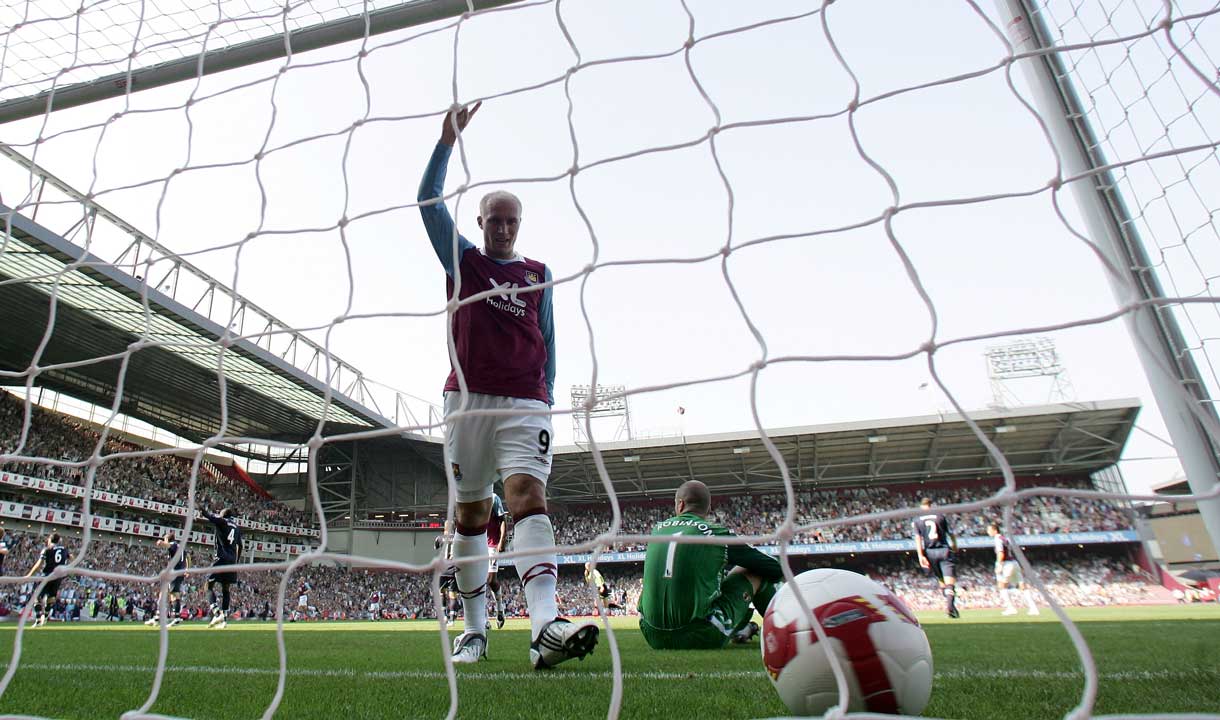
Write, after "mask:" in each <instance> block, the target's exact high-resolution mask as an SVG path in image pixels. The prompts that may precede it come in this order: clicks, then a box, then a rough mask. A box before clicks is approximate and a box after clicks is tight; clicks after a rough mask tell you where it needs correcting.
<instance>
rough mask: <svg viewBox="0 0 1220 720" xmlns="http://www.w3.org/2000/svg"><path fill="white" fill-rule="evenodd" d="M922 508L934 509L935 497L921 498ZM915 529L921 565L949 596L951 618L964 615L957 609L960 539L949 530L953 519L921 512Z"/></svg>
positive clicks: (948, 610)
mask: <svg viewBox="0 0 1220 720" xmlns="http://www.w3.org/2000/svg"><path fill="white" fill-rule="evenodd" d="M919 507H921V508H923V509H925V510H930V509H931V508H932V499H931V498H924V499H922V500H920V501H919ZM912 526H913V527H914V531H915V552H916V553H917V554H918V555H919V567H921V568H923V569H925V570H927V571H928V572H930V573H931V574H932V575H934V576H936V581H937V583H939V585H940V591H941V593H942V594H944V596H945V603H946V608H945V609H946V611H947V613H948V615H949V617H951V618H958V617H961V613H959V612H958V611H957V576H956V574H955V567H956V565H955V562H956V560H957V558H956V555H955V554H956V553H957V538H956V537H954V536H953V531H951V530H950V529H949V520H948V519H947V518H946V517H945V516H944V515H942V514H941V513H937V512H933V513H926V514H924V515H920V516H919V517H917V518H915V520H914V522H913V523H912Z"/></svg>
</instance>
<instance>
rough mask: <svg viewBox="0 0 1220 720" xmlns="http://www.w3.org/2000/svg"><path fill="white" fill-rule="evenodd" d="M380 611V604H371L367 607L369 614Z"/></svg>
mask: <svg viewBox="0 0 1220 720" xmlns="http://www.w3.org/2000/svg"><path fill="white" fill-rule="evenodd" d="M380 611H381V603H373V604H371V605H369V612H371V613H376V612H380Z"/></svg>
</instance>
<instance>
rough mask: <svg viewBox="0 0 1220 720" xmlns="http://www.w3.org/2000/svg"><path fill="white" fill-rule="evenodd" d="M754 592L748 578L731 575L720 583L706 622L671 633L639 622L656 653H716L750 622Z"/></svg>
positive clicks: (687, 625) (695, 623)
mask: <svg viewBox="0 0 1220 720" xmlns="http://www.w3.org/2000/svg"><path fill="white" fill-rule="evenodd" d="M753 594H754V588H753V587H752V586H751V585H750V581H749V580H748V579H747V578H746V576H745V575H742V574H740V573H739V574H736V575H729V576H728V577H726V578H725V579H724V581H723V582H721V583H720V594H719V595H717V596H716V598H715V599H714V600H712V604H711V609H710V611H709V612H708V614H707V617H706V618H700V619H698V620H694V621H692V622H689V623H687V624H686V625H683V626H682V627H679V628H674V629H672V630H662V629H660V628H656V627H653V626H652V625H650V624H649V623H648V622H647V621H646V620H645V619H644V618H643V617H641V618H640V632H641V633H642V634H643V635H644V641H645V642H647V643H648V646H649V647H651V648H652V649H654V650H717V649H719V648H722V647H724V646H726V645H728V644H729V637H730V636H731V635H732V633H733V629H734V628H736V627H739V626H742V625H745V624H746V623H747V622H749V620H750V617H751V616H753V614H754V608H753V607H752V606H751V605H750V600H751V598H752V597H753Z"/></svg>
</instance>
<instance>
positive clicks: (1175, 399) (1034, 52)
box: [996, 0, 1220, 547]
mask: <svg viewBox="0 0 1220 720" xmlns="http://www.w3.org/2000/svg"><path fill="white" fill-rule="evenodd" d="M996 5H997V6H998V7H999V9H1000V12H1001V13H1002V18H1003V20H1004V22H1005V27H1004V30H1005V31H1006V34H1007V36H1008V38H1009V41H1010V42H1011V43H1012V45H1013V53H1014V55H1017V56H1021V55H1025V56H1026V57H1024V58H1023V59H1021V60H1019V61H1018V62H1017V64H1018V65H1019V66H1020V67H1021V69H1022V71H1023V72H1024V75H1025V77H1026V78H1027V80H1028V81H1029V85H1030V87H1031V89H1032V91H1033V100H1034V103H1035V107H1036V109H1037V111H1038V114H1039V116H1040V117H1041V119H1042V122H1043V123H1044V124H1045V127H1046V130H1047V132H1048V133H1049V134H1050V136H1051V139H1052V142H1053V144H1054V147H1055V150H1056V151H1057V153H1058V156H1059V160H1060V163H1061V171H1060V177H1058V178H1056V180H1057V181H1059V182H1063V181H1067V182H1066V184H1067V186H1068V187H1069V188H1070V189H1071V191H1072V196H1073V197H1074V198H1075V200H1076V203H1077V205H1078V206H1079V208H1080V213H1081V216H1082V217H1083V220H1084V223H1085V228H1086V230H1087V232H1088V236H1089V239H1090V240H1091V241H1092V242H1093V243H1094V245H1095V247H1096V248H1097V250H1098V252H1100V253H1101V254H1102V255H1103V256H1104V257H1105V259H1106V262H1107V264H1108V265H1109V268H1108V269H1109V272H1107V273H1106V275H1107V278H1106V279H1107V280H1108V281H1109V283H1110V287H1111V289H1112V290H1113V292H1114V297H1115V300H1116V301H1117V303H1118V304H1119V306H1120V307H1122V308H1131V309H1130V311H1129V312H1127V313H1125V315H1124V321H1125V324H1126V327H1127V331H1128V333H1129V334H1130V336H1131V341H1132V345H1133V346H1134V349H1135V352H1136V355H1137V356H1138V357H1139V360H1140V364H1141V366H1142V367H1143V370H1144V374H1145V375H1146V376H1147V378H1148V383H1149V385H1150V387H1151V389H1152V392H1153V395H1154V396H1155V398H1156V403H1157V406H1158V407H1159V408H1160V411H1161V417H1162V418H1163V419H1164V422H1165V426H1166V429H1167V430H1168V432H1169V436H1170V438H1171V439H1172V441H1173V445H1174V449H1175V450H1176V452H1177V455H1178V458H1179V460H1180V462H1181V464H1182V469H1183V470H1184V471H1185V473H1186V478H1187V481H1188V482H1189V483H1190V488H1191V491H1192V492H1193V493H1194V494H1195V495H1197V496H1200V497H1201V498H1206V499H1200V500H1199V501H1198V507H1199V512H1200V514H1201V515H1202V518H1203V522H1204V525H1205V526H1206V527H1207V531H1208V533H1209V534H1210V535H1211V538H1212V542H1213V544H1215V546H1216V547H1220V496H1217V494H1218V493H1220V482H1218V481H1217V478H1218V477H1220V459H1218V456H1217V439H1218V438H1220V422H1218V420H1217V415H1216V409H1215V405H1214V403H1213V401H1212V398H1211V397H1210V395H1209V392H1208V388H1207V385H1206V383H1205V382H1204V380H1203V377H1202V375H1201V374H1200V372H1199V368H1198V365H1197V364H1196V363H1195V359H1194V356H1193V354H1192V352H1191V350H1190V346H1189V345H1188V344H1187V342H1186V340H1185V338H1184V336H1183V333H1182V329H1181V327H1179V325H1178V322H1177V319H1176V318H1175V317H1174V314H1173V308H1172V307H1171V304H1170V302H1167V299H1168V298H1167V296H1166V293H1165V291H1164V289H1163V287H1162V284H1161V282H1160V280H1159V279H1158V277H1157V274H1156V265H1155V264H1154V263H1153V262H1152V260H1151V259H1150V257H1149V254H1148V251H1147V249H1146V248H1145V246H1144V242H1143V239H1142V238H1141V236H1140V233H1139V230H1138V227H1137V225H1136V223H1135V222H1134V221H1133V219H1132V217H1131V213H1130V212H1129V211H1128V208H1127V203H1126V202H1125V201H1124V198H1123V196H1122V194H1121V192H1120V191H1119V183H1118V182H1117V180H1116V179H1115V177H1114V174H1113V173H1112V172H1111V171H1110V169H1108V168H1109V167H1110V162H1109V161H1108V160H1107V158H1106V157H1105V154H1104V152H1103V150H1102V148H1101V143H1100V141H1099V140H1098V136H1097V133H1096V132H1095V131H1094V129H1093V127H1092V125H1091V124H1090V118H1089V113H1088V112H1087V111H1086V109H1085V107H1084V106H1083V105H1082V103H1081V102H1080V98H1079V95H1078V93H1077V91H1076V89H1075V86H1074V83H1073V79H1072V75H1071V73H1070V72H1069V71H1068V69H1067V68H1066V67H1065V63H1064V61H1063V58H1062V57H1061V56H1060V54H1059V52H1057V51H1056V48H1055V43H1054V41H1053V40H1052V39H1051V34H1050V30H1049V28H1048V27H1047V23H1046V21H1045V19H1044V16H1043V12H1041V11H1040V10H1041V8H1039V7H1038V6H1037V4H1036V3H1035V2H1033V1H1032V0H996ZM1164 7H1165V8H1171V7H1173V5H1172V4H1169V3H1167V4H1165V5H1164ZM1168 20H1169V18H1166V21H1168ZM1171 31H1172V25H1169V26H1167V27H1166V29H1165V32H1171ZM1057 190H1058V188H1056V191H1057Z"/></svg>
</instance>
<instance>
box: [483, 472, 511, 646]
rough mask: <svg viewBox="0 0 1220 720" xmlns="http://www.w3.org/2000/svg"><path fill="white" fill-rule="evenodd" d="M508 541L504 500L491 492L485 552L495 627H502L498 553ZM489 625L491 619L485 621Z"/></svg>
mask: <svg viewBox="0 0 1220 720" xmlns="http://www.w3.org/2000/svg"><path fill="white" fill-rule="evenodd" d="M506 542H508V511H507V510H505V509H504V501H503V500H501V499H500V496H499V495H497V494H495V493H492V494H491V521H490V522H488V523H487V554H488V555H489V556H490V561H489V564H488V566H487V591H488V592H490V593H491V601H492V604H493V605H494V606H495V608H496V629H497V630H499V629H500V628H502V627H504V598H503V597H501V596H500V553H502V552H504V543H506ZM487 627H488V628H490V627H491V620H488V621H487Z"/></svg>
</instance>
